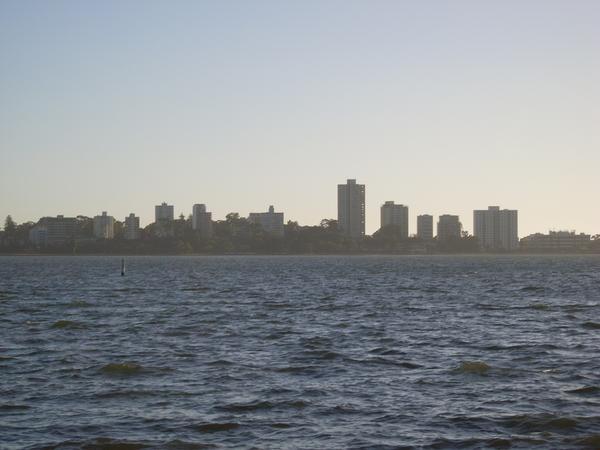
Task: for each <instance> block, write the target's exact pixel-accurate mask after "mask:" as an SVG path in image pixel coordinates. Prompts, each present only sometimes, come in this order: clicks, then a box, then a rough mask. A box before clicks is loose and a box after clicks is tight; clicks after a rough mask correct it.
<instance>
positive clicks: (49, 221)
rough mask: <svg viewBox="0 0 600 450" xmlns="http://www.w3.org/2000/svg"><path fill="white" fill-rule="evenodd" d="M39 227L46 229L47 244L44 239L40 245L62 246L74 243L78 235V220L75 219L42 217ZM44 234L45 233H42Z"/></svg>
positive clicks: (60, 216)
mask: <svg viewBox="0 0 600 450" xmlns="http://www.w3.org/2000/svg"><path fill="white" fill-rule="evenodd" d="M37 225H38V226H40V227H45V230H46V231H45V235H46V239H45V243H43V238H41V241H38V242H40V244H39V245H62V244H66V243H69V242H73V241H74V240H75V237H76V235H77V219H76V218H75V217H64V216H62V215H59V216H56V217H42V218H41V219H40V220H39V221H38V223H37ZM42 233H43V232H42Z"/></svg>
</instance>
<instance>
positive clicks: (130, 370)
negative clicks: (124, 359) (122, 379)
mask: <svg viewBox="0 0 600 450" xmlns="http://www.w3.org/2000/svg"><path fill="white" fill-rule="evenodd" d="M143 370H144V368H143V367H142V366H140V365H139V364H136V363H110V364H106V365H105V366H103V367H102V368H101V369H100V371H101V372H102V373H105V374H107V375H136V374H139V373H141V372H142V371H143Z"/></svg>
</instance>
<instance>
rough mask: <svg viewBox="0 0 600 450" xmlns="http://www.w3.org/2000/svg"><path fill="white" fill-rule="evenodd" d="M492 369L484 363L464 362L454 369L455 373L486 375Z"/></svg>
mask: <svg viewBox="0 0 600 450" xmlns="http://www.w3.org/2000/svg"><path fill="white" fill-rule="evenodd" d="M490 369H491V367H490V366H489V365H488V364H486V363H484V362H483V361H463V362H462V363H460V365H459V366H458V367H457V368H456V369H454V372H455V373H464V374H475V375H486V374H487V373H488V372H489V371H490Z"/></svg>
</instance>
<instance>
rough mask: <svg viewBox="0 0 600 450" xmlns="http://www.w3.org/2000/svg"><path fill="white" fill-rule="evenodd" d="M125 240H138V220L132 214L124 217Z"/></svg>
mask: <svg viewBox="0 0 600 450" xmlns="http://www.w3.org/2000/svg"><path fill="white" fill-rule="evenodd" d="M124 237H125V239H128V240H134V239H139V238H140V218H139V217H137V216H136V215H135V214H134V213H131V214H129V216H127V217H125V233H124Z"/></svg>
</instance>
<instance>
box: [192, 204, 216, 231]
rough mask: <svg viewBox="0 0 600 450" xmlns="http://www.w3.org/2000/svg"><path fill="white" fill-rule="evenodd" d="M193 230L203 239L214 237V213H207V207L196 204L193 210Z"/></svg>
mask: <svg viewBox="0 0 600 450" xmlns="http://www.w3.org/2000/svg"><path fill="white" fill-rule="evenodd" d="M192 229H193V230H196V231H198V232H199V233H200V236H201V237H203V238H210V237H211V236H212V213H210V212H207V211H206V205H203V204H196V205H194V207H193V208H192Z"/></svg>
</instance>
